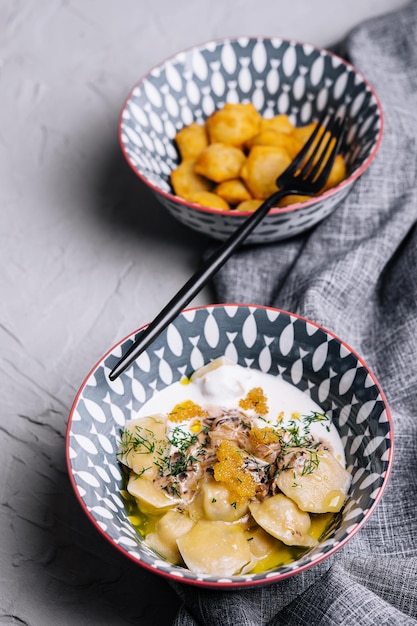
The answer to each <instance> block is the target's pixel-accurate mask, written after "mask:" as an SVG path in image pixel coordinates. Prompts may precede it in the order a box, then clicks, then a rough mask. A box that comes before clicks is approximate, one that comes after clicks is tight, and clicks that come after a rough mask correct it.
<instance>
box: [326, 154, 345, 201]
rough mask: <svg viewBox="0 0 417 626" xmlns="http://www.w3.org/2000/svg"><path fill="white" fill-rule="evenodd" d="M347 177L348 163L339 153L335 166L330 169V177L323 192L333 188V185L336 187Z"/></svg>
mask: <svg viewBox="0 0 417 626" xmlns="http://www.w3.org/2000/svg"><path fill="white" fill-rule="evenodd" d="M346 177H347V170H346V163H345V161H344V159H343V157H342V155H341V154H338V155H337V156H336V158H335V161H334V163H333V167H332V169H331V170H330V175H329V178H328V179H327V182H326V184H325V185H324V187H323V189H322V192H323V191H327V190H328V189H331V188H332V187H336V185H339V183H341V182H342V180H345V178H346Z"/></svg>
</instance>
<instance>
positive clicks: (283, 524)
mask: <svg viewBox="0 0 417 626" xmlns="http://www.w3.org/2000/svg"><path fill="white" fill-rule="evenodd" d="M119 460H120V462H121V463H122V464H123V465H124V466H125V467H126V468H127V485H126V492H127V494H129V495H128V496H127V498H128V501H127V506H128V509H129V510H130V512H131V516H132V517H133V519H134V521H135V524H136V527H137V528H138V532H139V534H140V535H141V537H142V538H144V540H145V543H146V544H147V545H149V546H150V547H151V548H153V549H154V550H155V551H156V552H157V553H158V554H160V555H161V556H162V557H163V558H166V559H168V560H169V561H170V562H171V563H173V564H174V565H183V566H186V567H188V568H189V569H190V570H191V571H192V572H194V573H195V574H197V575H208V576H213V575H219V576H234V575H239V574H245V573H252V572H253V573H257V572H258V573H259V572H262V571H268V570H270V569H271V568H275V567H278V566H280V565H282V564H286V563H289V562H291V560H294V559H296V558H299V557H300V556H301V555H302V554H303V553H304V552H306V551H307V550H308V549H310V548H312V547H313V546H314V545H315V544H316V543H317V542H318V541H319V540H320V538H321V537H322V536H323V535H324V534H325V532H326V530H327V529H328V528H329V526H331V525H332V524H334V523H335V521H336V519H335V514H336V513H339V512H340V510H341V509H342V507H343V504H344V503H345V500H346V497H347V493H348V489H349V487H350V483H351V475H350V473H349V472H348V471H347V470H346V469H345V465H346V462H345V455H344V450H343V444H342V442H341V440H340V437H339V434H338V432H337V430H336V428H335V427H334V425H333V424H332V423H331V421H330V419H329V417H328V416H326V415H325V413H324V412H323V411H322V409H321V408H320V407H319V406H318V405H317V404H316V403H315V402H313V401H312V400H311V399H310V398H308V397H307V396H306V395H305V394H303V393H302V392H300V391H299V390H298V389H296V388H294V387H293V386H291V385H290V384H289V383H287V382H285V381H282V380H279V378H277V377H276V376H273V375H272V374H266V373H262V372H259V371H257V370H253V369H250V368H245V367H243V366H241V365H237V364H235V363H234V362H232V361H229V360H228V359H225V358H223V357H220V358H218V359H215V360H214V361H212V362H211V363H209V364H207V365H206V366H203V367H202V368H200V369H198V370H197V371H196V372H194V374H193V375H192V376H191V378H190V379H188V378H185V379H182V380H181V381H178V382H176V383H174V384H172V385H169V386H168V387H167V388H166V389H164V390H163V391H161V392H159V393H158V394H156V395H155V396H154V397H153V398H152V399H151V400H149V401H148V402H147V403H146V404H145V405H144V406H143V407H142V408H141V409H140V411H139V412H138V417H136V418H134V419H133V420H131V421H129V422H128V423H127V424H126V427H125V428H124V429H123V430H122V431H121V439H120V450H119ZM126 492H124V493H125V497H126ZM129 497H130V501H129ZM131 499H133V500H134V501H135V502H136V503H137V509H136V507H134V506H133V505H132V501H131ZM132 511H134V513H133V515H132Z"/></svg>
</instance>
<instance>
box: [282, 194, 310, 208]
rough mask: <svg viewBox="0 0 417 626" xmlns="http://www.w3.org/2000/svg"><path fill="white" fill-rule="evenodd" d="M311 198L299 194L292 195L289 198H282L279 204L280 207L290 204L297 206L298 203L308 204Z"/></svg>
mask: <svg viewBox="0 0 417 626" xmlns="http://www.w3.org/2000/svg"><path fill="white" fill-rule="evenodd" d="M310 198H311V196H299V195H297V194H290V195H289V196H285V197H284V198H281V200H280V201H279V202H278V206H280V207H285V206H289V205H290V204H297V203H298V202H306V200H310Z"/></svg>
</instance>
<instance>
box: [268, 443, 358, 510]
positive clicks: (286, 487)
mask: <svg viewBox="0 0 417 626" xmlns="http://www.w3.org/2000/svg"><path fill="white" fill-rule="evenodd" d="M306 463H310V466H311V467H310V468H309V471H306ZM307 467H308V466H307ZM310 470H311V471H310ZM350 483H351V475H350V474H349V472H348V471H347V470H345V468H344V467H342V466H341V465H340V463H339V462H338V461H337V460H336V459H335V458H334V456H333V455H332V454H330V452H328V451H327V450H320V451H317V452H316V453H314V463H311V461H309V452H307V456H306V461H305V462H304V464H299V465H298V464H297V465H295V467H294V468H291V469H288V470H284V471H282V472H281V473H280V474H279V475H278V477H277V478H276V484H277V486H278V487H279V489H281V491H282V492H283V493H285V495H287V496H288V497H289V498H291V500H293V501H294V502H296V504H297V505H298V506H299V508H300V509H301V510H302V511H309V512H310V513H337V512H338V511H340V509H341V508H342V506H343V504H344V502H345V500H346V496H347V492H348V490H349V487H350Z"/></svg>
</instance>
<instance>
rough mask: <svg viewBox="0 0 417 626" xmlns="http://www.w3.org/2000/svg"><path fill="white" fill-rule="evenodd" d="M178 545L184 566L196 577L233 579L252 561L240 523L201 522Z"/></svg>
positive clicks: (181, 538)
mask: <svg viewBox="0 0 417 626" xmlns="http://www.w3.org/2000/svg"><path fill="white" fill-rule="evenodd" d="M177 543H178V548H179V551H180V553H181V556H182V558H183V559H184V562H185V564H186V566H187V567H188V569H190V570H191V571H192V572H194V573H195V574H197V575H199V576H203V575H207V576H217V577H222V576H233V575H235V574H239V573H240V572H241V571H242V569H243V568H244V567H245V566H246V565H247V564H248V563H250V562H251V561H252V553H251V551H250V547H249V543H250V542H248V541H247V535H246V534H245V533H244V531H243V529H242V527H241V526H240V525H239V524H230V523H228V522H209V521H206V520H200V521H199V522H197V523H196V524H195V526H193V527H192V529H191V530H190V531H189V532H188V533H186V534H185V535H183V536H182V537H180V538H179V539H178V541H177Z"/></svg>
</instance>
